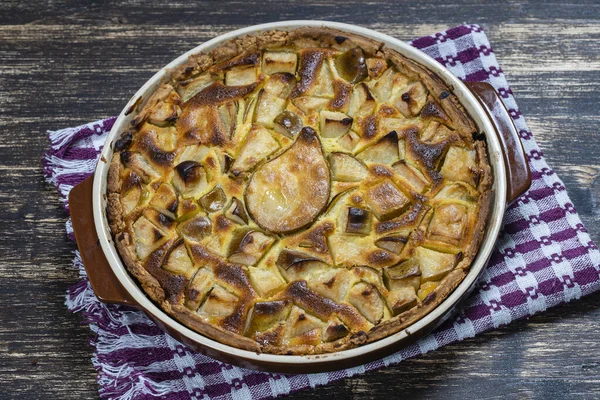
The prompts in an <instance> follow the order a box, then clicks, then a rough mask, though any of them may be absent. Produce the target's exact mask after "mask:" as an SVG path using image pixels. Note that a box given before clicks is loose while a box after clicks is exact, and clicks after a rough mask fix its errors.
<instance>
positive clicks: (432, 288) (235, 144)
mask: <svg viewBox="0 0 600 400" xmlns="http://www.w3.org/2000/svg"><path fill="white" fill-rule="evenodd" d="M140 103H141V102H140ZM132 111H133V112H136V113H137V116H136V118H135V119H134V120H133V121H132V123H131V126H130V129H129V130H128V131H127V132H123V133H122V135H121V136H120V138H119V140H117V141H116V142H115V143H114V144H113V146H114V157H113V160H112V162H111V168H110V172H109V179H108V210H107V211H108V218H109V222H110V226H111V230H112V233H113V237H114V241H115V243H116V246H117V248H118V250H119V253H120V255H121V257H122V260H123V261H124V263H125V265H126V266H127V268H128V270H129V271H130V272H131V274H133V275H134V276H135V277H136V278H137V280H138V281H139V283H140V284H141V286H142V287H143V289H144V290H145V292H146V293H147V295H148V296H149V297H150V298H152V299H153V300H154V301H155V302H156V303H158V304H159V305H160V306H161V307H162V308H163V309H164V310H165V311H166V312H167V313H168V314H170V315H171V316H173V317H174V318H175V319H177V320H178V321H180V322H182V323H183V324H185V325H186V326H188V327H190V328H191V329H193V330H196V331H197V332H199V333H201V334H203V335H206V336H208V337H210V338H213V339H215V340H218V341H220V342H222V343H225V344H228V345H233V346H236V347H239V348H243V349H248V350H253V351H257V352H267V353H275V354H315V353H323V352H332V351H338V350H342V349H347V348H350V347H354V346H358V345H361V344H364V343H368V342H371V341H374V340H377V339H380V338H383V337H385V336H388V335H390V334H393V333H395V332H398V331H399V330H401V329H403V328H405V327H407V326H408V325H410V324H411V323H413V322H415V321H417V320H418V319H419V318H421V317H422V316H424V315H425V314H427V313H428V312H429V311H431V310H432V309H433V308H434V307H435V306H437V305H438V304H439V303H440V302H441V301H442V300H443V299H444V298H445V297H446V296H447V295H448V294H449V293H450V292H451V291H452V290H453V289H454V288H455V287H456V286H457V285H458V283H460V281H461V280H462V279H463V278H464V276H465V275H466V273H467V271H468V269H469V266H470V264H471V262H472V260H473V258H474V256H475V254H476V252H477V250H478V247H479V244H480V241H481V238H482V233H483V229H484V227H485V223H486V220H487V217H488V214H489V209H490V199H491V192H490V190H491V182H492V177H491V169H490V167H489V162H488V158H487V153H486V146H485V141H484V140H483V139H484V136H483V135H481V134H478V133H477V129H476V126H475V124H474V123H473V121H472V120H471V118H470V117H469V116H468V114H467V113H466V112H465V111H464V109H463V108H462V107H461V105H460V104H459V102H458V100H457V98H456V97H455V96H454V95H453V94H452V92H451V90H450V88H448V87H446V86H445V84H444V83H442V81H441V80H440V79H439V78H438V77H437V76H435V75H434V74H432V73H431V72H430V71H429V70H427V69H425V68H424V67H422V66H420V65H418V64H415V63H414V62H412V61H410V60H408V59H406V58H404V57H403V56H401V55H400V54H398V53H396V52H395V51H393V50H391V49H387V48H386V47H385V46H383V45H382V44H381V43H377V42H374V41H371V40H369V39H366V38H363V37H360V36H353V35H348V34H346V33H342V32H337V31H334V30H329V29H298V30H295V31H292V32H280V31H271V32H265V33H263V34H260V35H255V36H246V37H241V38H238V39H236V40H234V41H231V42H229V43H227V44H226V45H224V46H221V47H219V48H217V49H215V50H213V51H212V52H211V53H210V54H197V55H195V56H192V57H191V58H190V60H189V62H188V63H187V64H185V65H184V66H183V67H180V68H178V69H176V70H173V71H171V73H170V76H169V78H168V79H167V80H166V81H165V82H164V83H163V84H162V85H161V86H160V87H159V88H158V89H157V90H156V91H155V92H154V94H153V95H152V96H151V97H150V98H149V99H148V100H147V101H145V102H144V104H138V109H136V110H132Z"/></svg>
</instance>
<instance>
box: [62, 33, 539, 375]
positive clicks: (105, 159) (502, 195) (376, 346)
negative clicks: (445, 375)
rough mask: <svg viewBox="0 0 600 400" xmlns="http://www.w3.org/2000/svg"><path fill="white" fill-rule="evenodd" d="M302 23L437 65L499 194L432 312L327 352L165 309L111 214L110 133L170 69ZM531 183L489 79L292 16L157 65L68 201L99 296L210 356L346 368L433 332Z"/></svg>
mask: <svg viewBox="0 0 600 400" xmlns="http://www.w3.org/2000/svg"><path fill="white" fill-rule="evenodd" d="M300 27H326V28H332V29H337V30H340V31H345V32H349V33H353V34H357V35H362V36H365V37H367V38H371V39H374V40H377V41H380V42H383V43H385V45H386V46H387V47H389V48H391V49H394V50H396V51H398V52H399V53H401V54H402V55H404V56H405V57H407V58H410V59H412V60H414V61H416V62H417V63H419V64H421V65H423V66H425V67H427V68H428V69H430V70H431V71H433V72H434V73H436V74H437V75H438V76H439V77H440V78H441V79H442V80H443V81H444V82H445V83H446V84H447V85H448V86H449V87H450V88H451V89H452V90H453V93H454V94H455V95H456V96H457V97H458V99H459V100H460V102H461V103H462V105H463V106H464V108H465V109H466V111H467V112H468V113H469V114H470V115H471V117H472V118H473V120H474V121H475V123H476V125H477V127H478V128H479V131H480V132H483V133H485V134H486V139H487V146H488V153H489V160H490V165H491V167H492V172H493V177H494V183H493V193H494V198H493V202H492V211H491V214H490V218H489V221H488V223H487V227H486V230H485V234H484V238H483V241H482V243H481V246H480V249H479V252H478V254H477V256H476V258H475V259H474V261H473V263H472V265H471V268H470V271H469V273H468V275H467V276H466V277H465V279H464V280H463V281H462V282H461V283H460V285H459V286H458V287H457V288H456V289H455V290H454V291H453V292H452V293H451V294H450V295H449V296H448V297H447V298H446V299H445V300H444V301H443V302H442V303H441V304H440V305H439V306H438V307H437V308H435V309H434V310H433V311H432V312H430V313H429V314H427V315H426V316H425V317H423V318H422V319H420V320H418V321H417V322H416V323H414V324H412V325H411V326H409V327H408V328H406V329H404V330H402V331H400V332H398V333H396V334H393V335H391V336H388V337H385V338H384V339H381V340H379V341H376V342H373V343H369V344H366V345H363V346H360V347H357V348H352V349H349V350H343V351H339V352H335V353H328V354H318V355H304V356H296V355H293V356H291V355H274V354H263V353H255V352H251V351H247V350H241V349H238V348H235V347H231V346H228V345H225V344H222V343H220V342H217V341H215V340H212V339H209V338H207V337H205V336H202V335H201V334H199V333H197V332H195V331H192V330H191V329H189V328H187V327H185V326H184V325H183V324H181V323H179V322H178V321H176V320H175V319H173V318H171V317H170V316H169V315H167V314H166V313H165V312H164V311H162V310H161V309H160V308H159V307H158V306H157V305H156V304H155V303H153V302H152V301H151V300H150V299H149V298H148V297H147V296H146V294H145V293H144V291H143V290H142V289H141V288H140V287H139V286H138V284H137V283H136V281H135V280H134V278H133V277H132V276H130V274H129V273H128V272H127V269H126V268H125V266H124V265H123V263H122V261H121V259H120V257H119V254H118V252H117V249H116V248H115V246H114V243H113V240H112V237H111V233H110V229H109V225H108V222H107V218H106V213H105V210H106V194H105V193H106V180H107V173H108V168H109V165H110V160H111V159H112V156H113V149H112V147H113V146H112V144H113V141H114V140H116V139H117V138H118V136H119V135H120V133H121V132H123V131H125V130H126V127H127V126H128V125H129V123H130V121H131V119H132V118H134V117H135V115H136V113H135V112H132V110H134V109H135V108H136V107H137V106H138V105H140V104H143V103H144V101H145V100H147V98H148V97H149V96H150V95H151V94H152V93H153V92H154V90H155V89H156V88H157V87H158V86H159V85H160V83H161V82H162V81H163V79H165V78H166V77H168V74H169V73H170V71H171V70H173V69H174V68H176V67H178V66H180V65H182V64H184V63H185V62H187V61H188V57H189V56H190V55H193V54H196V53H199V52H207V51H210V50H212V49H213V48H215V47H217V46H219V45H221V44H223V43H224V42H226V41H228V40H230V39H232V38H235V37H239V36H243V35H247V34H253V33H258V32H262V31H266V30H272V29H277V30H293V29H296V28H300ZM530 183H531V177H530V172H529V168H528V165H527V161H526V158H525V155H524V152H523V148H522V146H521V142H520V141H519V138H518V133H517V131H516V128H515V127H514V125H513V123H512V120H511V118H510V116H509V114H508V112H507V110H506V108H505V107H504V105H503V104H502V102H501V101H500V98H499V97H498V94H497V93H496V92H495V91H494V89H493V88H492V86H490V85H489V84H486V83H465V82H462V81H460V80H459V79H458V78H456V77H455V76H454V75H452V74H451V73H450V71H448V70H447V69H446V68H444V67H443V66H442V65H441V64H439V63H437V62H436V61H435V60H434V59H432V58H430V57H429V56H427V55H426V54H424V53H423V52H421V51H419V50H417V49H415V48H413V47H411V46H410V45H408V44H406V43H404V42H401V41H399V40H397V39H394V38H392V37H390V36H387V35H384V34H381V33H379V32H376V31H372V30H369V29H365V28H361V27H357V26H353V25H347V24H341V23H334V22H325V21H287V22H276V23H269V24H263V25H256V26H251V27H247V28H243V29H240V30H236V31H233V32H230V33H227V34H225V35H221V36H218V37H216V38H214V39H212V40H210V41H208V42H206V43H203V44H201V45H200V46H198V47H196V48H194V49H192V50H190V51H189V52H187V53H185V54H183V55H182V56H180V57H179V58H177V59H176V60H174V61H173V62H171V63H170V64H168V65H167V66H166V67H164V68H163V69H161V70H160V71H159V72H158V73H156V74H155V75H154V76H153V77H152V78H151V79H150V80H148V82H146V83H145V84H144V85H143V86H142V87H141V88H140V89H139V90H138V92H137V93H136V94H135V95H134V96H133V97H132V98H131V100H130V101H129V102H128V103H127V105H126V106H125V107H124V108H123V111H122V112H121V114H120V115H119V117H118V119H117V120H116V122H115V124H114V126H113V128H112V130H111V132H110V133H109V135H108V137H107V139H106V142H105V146H104V148H103V151H102V155H101V157H100V161H99V162H98V165H97V167H96V171H95V173H94V175H93V177H91V178H88V179H87V180H85V181H84V182H82V183H81V184H79V185H78V186H76V187H75V188H73V190H72V191H71V193H70V196H69V204H70V209H71V215H72V218H73V228H74V230H75V236H76V238H77V244H78V246H79V250H80V253H81V257H82V259H83V262H84V265H85V269H86V271H87V274H88V277H89V279H90V283H91V285H92V288H93V289H94V291H95V293H96V295H97V297H98V298H99V299H100V300H101V301H103V302H106V303H117V304H124V305H128V306H131V307H135V308H138V309H141V310H143V311H144V312H145V313H146V314H147V315H148V316H149V317H150V318H151V319H152V320H154V321H155V322H156V323H157V325H158V326H159V327H161V328H162V329H163V330H165V332H167V333H169V334H170V335H171V336H173V337H174V338H175V339H177V340H179V341H181V342H182V343H184V344H186V345H188V346H189V347H191V348H193V349H194V350H197V351H199V352H201V353H203V354H206V355H208V356H210V357H213V358H216V359H219V360H222V361H225V362H228V363H231V364H235V365H239V366H242V367H247V368H254V369H259V370H266V371H273V372H298V373H308V372H320V371H327V370H334V369H340V368H348V367H350V366H354V365H359V364H363V363H366V362H368V361H372V360H374V359H377V358H380V357H383V356H386V355H389V354H391V353H392V352H394V351H397V350H399V349H400V348H402V347H404V346H406V345H407V344H409V343H412V342H413V341H415V340H416V339H418V338H419V337H422V336H423V335H424V334H426V333H428V332H430V331H431V330H432V329H434V328H435V327H436V326H438V325H439V324H440V323H441V322H442V321H444V320H445V319H446V318H448V317H449V316H450V315H451V313H452V311H453V310H454V309H455V308H456V307H457V305H458V304H459V303H460V302H461V300H463V299H464V298H465V297H466V296H467V295H468V294H469V293H470V291H471V290H472V288H473V287H474V284H475V282H476V281H477V278H478V277H479V275H480V273H481V271H482V270H483V268H484V267H485V265H486V264H487V260H488V258H489V257H490V255H491V252H492V250H493V248H494V243H495V241H496V238H497V236H498V232H499V230H500V225H501V222H502V217H503V215H504V211H505V209H506V206H507V204H510V202H512V201H514V200H515V199H516V198H517V197H519V196H520V195H521V194H522V193H524V192H525V191H526V190H527V189H528V188H529V185H530Z"/></svg>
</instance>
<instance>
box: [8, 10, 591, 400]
mask: <svg viewBox="0 0 600 400" xmlns="http://www.w3.org/2000/svg"><path fill="white" fill-rule="evenodd" d="M417 3H419V4H417ZM450 3H451V4H450ZM494 3H496V2H489V1H485V2H474V1H467V0H461V1H454V2H447V1H441V0H437V1H432V2H410V3H406V4H398V3H395V2H388V3H385V2H379V1H371V2H369V3H362V2H360V1H358V0H349V1H345V2H328V1H320V0H319V1H317V0H305V1H301V2H294V3H287V2H283V1H272V0H268V1H257V0H250V1H241V0H240V1H232V2H227V1H223V0H220V1H207V2H199V3H192V2H187V1H183V0H179V1H169V2H166V1H164V2H161V1H156V0H153V1H149V2H140V1H134V0H130V1H126V2H122V3H118V4H117V3H114V2H111V1H86V0H58V1H53V2H43V1H37V0H36V1H29V2H23V1H20V0H4V1H3V2H1V3H0V60H2V62H0V176H1V177H2V179H0V207H1V209H2V210H3V212H2V213H1V214H0V229H1V230H2V232H3V239H2V241H1V242H0V250H1V254H2V257H1V258H0V296H1V300H2V305H3V306H2V307H1V308H0V321H1V322H0V398H1V399H4V398H18V399H52V398H57V399H82V398H97V396H98V394H97V386H96V383H95V371H94V369H93V368H92V364H91V362H90V357H91V355H92V349H91V347H89V345H88V338H89V337H90V336H91V332H90V331H89V329H88V328H87V327H86V326H81V325H80V317H79V316H78V315H72V314H69V313H68V312H67V310H66V308H65V306H64V304H63V303H64V292H65V290H66V288H67V287H68V286H70V285H72V284H73V283H75V282H76V281H77V279H78V278H77V273H76V272H75V271H74V270H73V268H72V267H71V258H72V251H73V250H74V249H75V247H74V245H73V244H72V243H69V242H68V241H67V240H66V239H65V236H64V221H65V220H66V213H65V212H64V211H63V209H62V207H61V205H60V203H59V201H58V197H57V195H56V193H55V191H54V189H53V188H52V187H50V185H48V184H46V183H45V182H44V179H43V176H42V170H41V166H40V161H39V160H40V158H41V156H42V154H43V152H44V150H45V149H46V147H47V142H46V139H45V134H44V132H45V131H46V130H47V129H56V128H60V127H66V126H73V125H77V124H80V123H84V122H88V121H91V120H95V119H99V118H103V117H108V116H111V115H115V114H117V113H118V112H119V111H120V109H121V108H122V106H123V105H124V104H125V103H126V101H127V100H128V98H129V96H130V95H131V94H133V93H134V92H135V91H136V90H137V89H138V88H139V87H140V86H141V85H142V84H143V83H144V82H145V81H146V80H147V79H148V78H149V77H150V76H151V75H152V74H153V73H154V71H156V70H158V69H159V68H160V67H162V66H163V65H165V64H166V63H168V62H169V61H170V60H172V59H173V58H174V57H176V56H177V55H179V54H180V53H182V52H184V51H186V50H188V49H190V48H192V47H194V46H195V45H197V44H199V43H200V42H203V41H205V40H208V39H210V38H212V37H214V36H215V35H218V34H221V33H224V32H227V31H229V30H231V29H235V28H239V27H242V26H246V25H251V24H256V23H262V22H269V21H275V20H280V19H328V20H335V21H341V22H349V23H356V24H359V25H363V26H366V27H369V28H373V29H377V30H379V31H381V32H384V33H387V34H391V35H393V36H396V37H398V38H400V39H403V40H408V39H411V38H414V37H418V36H420V35H425V34H429V33H432V32H435V31H438V30H442V29H446V28H449V27H451V26H454V25H457V24H460V23H463V22H469V23H479V24H482V25H483V26H484V28H485V29H486V32H487V33H488V35H489V38H490V41H491V42H492V44H493V45H494V49H495V51H496V55H497V57H498V59H499V61H500V64H501V65H502V66H503V69H504V71H505V72H506V73H507V75H508V79H509V82H510V83H511V86H512V88H513V91H514V93H515V96H516V98H517V101H518V103H519V106H520V107H521V109H522V112H523V114H524V115H525V116H526V118H527V120H528V122H529V125H530V127H531V129H532V131H533V132H534V134H535V137H536V139H537V140H538V142H539V143H540V145H541V146H542V148H543V150H544V153H545V155H546V157H547V158H548V162H549V163H550V164H551V165H552V166H553V167H554V168H555V169H556V171H557V172H558V173H559V175H560V176H561V177H562V179H563V180H564V182H565V184H566V186H567V189H568V191H569V194H570V196H571V198H572V199H573V202H574V203H575V205H576V207H577V208H578V211H579V212H580V214H581V217H582V219H583V221H584V223H585V224H586V226H587V227H588V229H589V231H590V232H591V235H592V238H593V239H594V240H595V241H596V242H598V241H599V240H600V211H598V210H599V209H600V208H599V205H600V178H599V177H600V146H599V145H600V132H599V131H598V125H599V122H600V113H599V112H598V104H600V3H598V2H597V1H585V0H582V1H577V2H571V3H568V2H559V1H546V2H539V1H531V2H528V1H507V2H503V3H502V4H494ZM599 302H600V294H597V295H593V296H590V297H587V298H584V299H582V300H580V301H576V302H574V303H571V304H567V305H564V306H561V307H557V308H555V309H552V310H549V311H547V312H545V313H543V314H542V315H539V316H536V317H534V318H531V319H529V320H527V321H520V322H516V323H513V324H511V325H510V326H508V327H504V328H500V329H497V330H495V331H493V332H489V333H486V334H483V335H481V336H479V337H477V338H474V339H470V340H466V341H464V342H462V343H458V344H455V345H452V346H447V347H444V348H442V349H440V350H437V351H435V352H433V353H430V354H427V355H425V356H422V357H419V358H417V359H414V360H409V361H406V362H403V363H401V364H399V365H396V366H392V367H389V368H386V369H383V370H380V371H375V372H371V373H367V374H365V375H362V376H359V377H356V378H352V379H346V380H344V381H341V382H337V383H334V384H331V385H328V386H327V387H324V388H318V389H315V390H307V391H304V392H301V393H297V394H295V395H292V396H291V398H318V397H323V396H330V397H332V398H336V399H337V398H350V399H354V398H356V399H357V398H360V399H363V398H367V399H376V398H398V397H401V396H402V397H403V398H416V399H421V398H422V399H438V398H443V399H465V398H535V399H538V398H539V399H546V398H558V399H561V398H565V399H566V398H599V397H600V356H599V355H598V354H600V340H599V335H598V332H599V331H600V306H599Z"/></svg>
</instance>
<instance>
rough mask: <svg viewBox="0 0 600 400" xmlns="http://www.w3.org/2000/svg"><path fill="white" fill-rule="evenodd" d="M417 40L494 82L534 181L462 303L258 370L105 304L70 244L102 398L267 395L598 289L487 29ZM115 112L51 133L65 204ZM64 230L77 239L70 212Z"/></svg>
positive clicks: (53, 177)
mask: <svg viewBox="0 0 600 400" xmlns="http://www.w3.org/2000/svg"><path fill="white" fill-rule="evenodd" d="M412 45H413V46H415V47H417V48H419V49H421V50H423V51H424V52H425V53H427V54H429V55H431V56H432V57H434V58H435V59H436V60H438V61H439V62H440V63H442V64H443V65H444V66H446V67H447V68H448V69H450V71H452V72H453V73H454V74H455V75H456V76H458V77H459V78H460V79H463V80H466V81H486V82H489V83H491V84H492V85H493V86H494V87H495V88H496V89H497V90H498V93H500V96H501V97H502V99H503V101H504V103H505V104H506V106H507V108H508V109H509V111H510V115H511V116H512V118H513V120H514V122H515V124H516V126H517V128H518V130H519V135H520V137H521V140H522V142H523V146H524V148H525V152H526V154H527V159H528V160H529V165H530V167H531V172H532V178H533V183H532V186H531V189H530V190H529V191H528V192H527V193H526V194H525V195H523V196H522V197H521V198H520V199H519V200H518V201H517V202H515V203H514V204H513V205H512V206H511V207H510V208H509V209H508V210H507V211H506V214H505V216H504V222H503V228H502V231H501V233H500V236H499V238H498V242H497V243H496V248H495V250H494V253H493V255H492V257H491V259H490V261H489V265H488V266H487V268H486V269H485V270H484V272H483V275H482V277H481V280H480V281H479V283H478V285H477V287H476V288H475V290H474V291H473V294H472V295H471V296H470V298H469V299H468V300H467V301H466V303H465V304H464V306H463V308H462V310H460V312H458V313H457V314H456V316H455V317H454V318H452V319H451V320H449V321H447V322H446V323H445V324H444V325H442V326H440V327H439V328H438V329H437V330H436V331H435V332H434V333H432V334H431V335H429V336H427V337H425V338H424V339H422V340H420V341H419V342H418V343H416V344H414V345H411V346H410V347H407V348H405V349H404V350H402V351H400V352H398V353H396V354H393V355H391V356H389V357H386V358H384V359H381V360H379V361H375V362H372V363H369V364H366V365H362V366H360V367H356V368H350V369H346V370H341V371H336V372H329V373H320V374H307V375H282V374H271V373H262V372H256V371H251V370H247V369H243V368H238V367H234V366H231V365H228V364H224V363H221V362H219V361H215V360H213V359H211V358H208V357H206V356H203V355H201V354H198V353H195V352H194V351H192V350H190V349H188V348H186V347H185V346H184V345H182V344H181V343H179V342H177V341H176V340H174V339H173V338H171V337H170V336H168V335H166V334H164V333H163V332H162V331H161V330H160V329H159V328H158V327H157V326H156V325H155V324H154V323H153V322H152V321H150V320H149V319H148V318H147V317H146V315H145V314H144V313H142V312H140V311H135V310H132V309H130V308H127V307H124V306H115V305H106V304H103V303H100V302H99V301H98V299H96V297H95V296H94V293H93V292H92V289H91V287H90V284H89V282H88V280H87V278H86V276H85V271H84V269H83V266H82V263H81V258H80V257H79V254H78V253H77V252H75V259H74V261H73V264H74V265H75V267H76V268H78V269H79V271H80V273H81V278H82V279H81V281H80V282H79V283H77V284H76V285H74V286H73V287H71V288H70V289H69V290H68V293H67V300H66V304H67V306H68V308H69V310H70V311H72V312H83V315H84V317H85V319H86V321H87V323H88V324H89V326H90V329H91V330H92V331H93V332H94V333H95V337H94V338H93V339H92V340H91V344H92V345H93V346H94V350H95V351H94V355H93V357H92V363H93V364H94V367H95V368H96V369H97V371H98V383H99V385H100V396H101V397H103V398H115V399H133V398H136V399H138V398H140V399H142V398H144V399H145V398H155V397H161V398H168V399H188V398H191V399H202V398H218V399H264V398H268V397H272V396H277V395H282V394H287V393H290V392H294V391H297V390H301V389H304V388H308V387H315V386H318V385H324V384H327V383H329V382H333V381H336V380H338V379H343V378H346V377H350V376H353V375H356V374H361V373H363V372H365V371H370V370H374V369H377V368H381V367H384V366H387V365H390V364H395V363H398V362H400V361H402V360H404V359H407V358H410V357H415V356H418V355H420V354H423V353H426V352H428V351H431V350H434V349H437V348H438V347H440V346H444V345H447V344H449V343H453V342H457V341H460V340H462V339H464V338H468V337H473V336H475V335H476V334H478V333H480V332H484V331H487V330H490V329H493V328H496V327H499V326H502V325H505V324H508V323H510V322H511V321H514V320H516V319H520V318H525V317H529V316H531V315H533V314H535V313H537V312H540V311H543V310H546V309H547V308H549V307H553V306H556V305H558V304H561V303H565V302H568V301H571V300H573V299H578V298H580V297H581V296H585V295H587V294H590V293H592V292H594V291H596V290H598V289H600V252H599V251H598V248H597V247H596V246H595V245H594V243H593V242H592V241H591V239H590V237H589V235H588V233H587V231H586V229H585V227H584V226H583V224H582V223H581V220H580V219H579V216H578V215H577V212H576V211H575V207H574V206H573V204H572V203H571V200H570V199H569V196H568V195H567V192H566V190H565V187H564V186H563V183H562V182H561V180H560V179H559V178H558V176H557V175H556V173H555V172H554V171H553V170H552V169H551V168H550V167H548V164H546V161H545V160H544V157H543V153H542V151H541V150H540V148H539V147H538V145H537V144H536V142H535V140H534V139H533V136H532V134H531V132H530V131H529V129H528V128H527V125H526V124H525V120H524V118H523V116H522V115H521V113H520V112H519V109H518V107H517V104H516V103H515V99H514V98H513V95H512V91H511V90H510V88H509V87H508V83H507V81H506V78H505V76H504V73H503V71H502V69H501V68H500V66H499V65H498V63H497V61H496V57H495V56H494V53H493V51H492V49H491V47H490V44H489V42H488V40H487V38H486V35H485V33H484V32H483V31H482V30H481V28H480V27H479V26H477V25H463V26H458V27H455V28H452V29H450V30H447V31H445V32H440V33H436V34H435V35H432V36H427V37H423V38H420V39H417V40H415V41H413V42H412ZM114 121H115V118H110V119H107V120H102V121H96V122H93V123H90V124H87V125H84V126H79V127H76V128H68V129H63V130H59V131H55V132H50V133H49V139H50V142H51V149H50V150H49V151H48V152H47V154H46V157H45V159H44V166H45V173H46V176H47V179H48V181H49V182H52V183H53V184H54V185H56V187H57V188H58V191H59V193H60V196H61V199H62V201H63V202H64V204H65V207H66V209H67V211H68V204H67V203H66V201H67V195H68V193H69V190H70V189H71V188H72V187H73V186H74V185H76V184H77V183H79V182H80V181H82V180H83V179H84V178H86V177H87V176H89V175H90V174H91V173H92V172H93V170H94V167H95V164H96V160H97V157H98V153H99V152H100V149H101V147H102V144H103V143H104V138H105V137H106V135H107V133H108V132H109V130H110V128H111V126H112V125H113V123H114ZM67 233H68V235H69V237H70V238H71V239H72V240H75V239H74V237H73V230H72V226H71V223H70V221H68V222H67Z"/></svg>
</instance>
